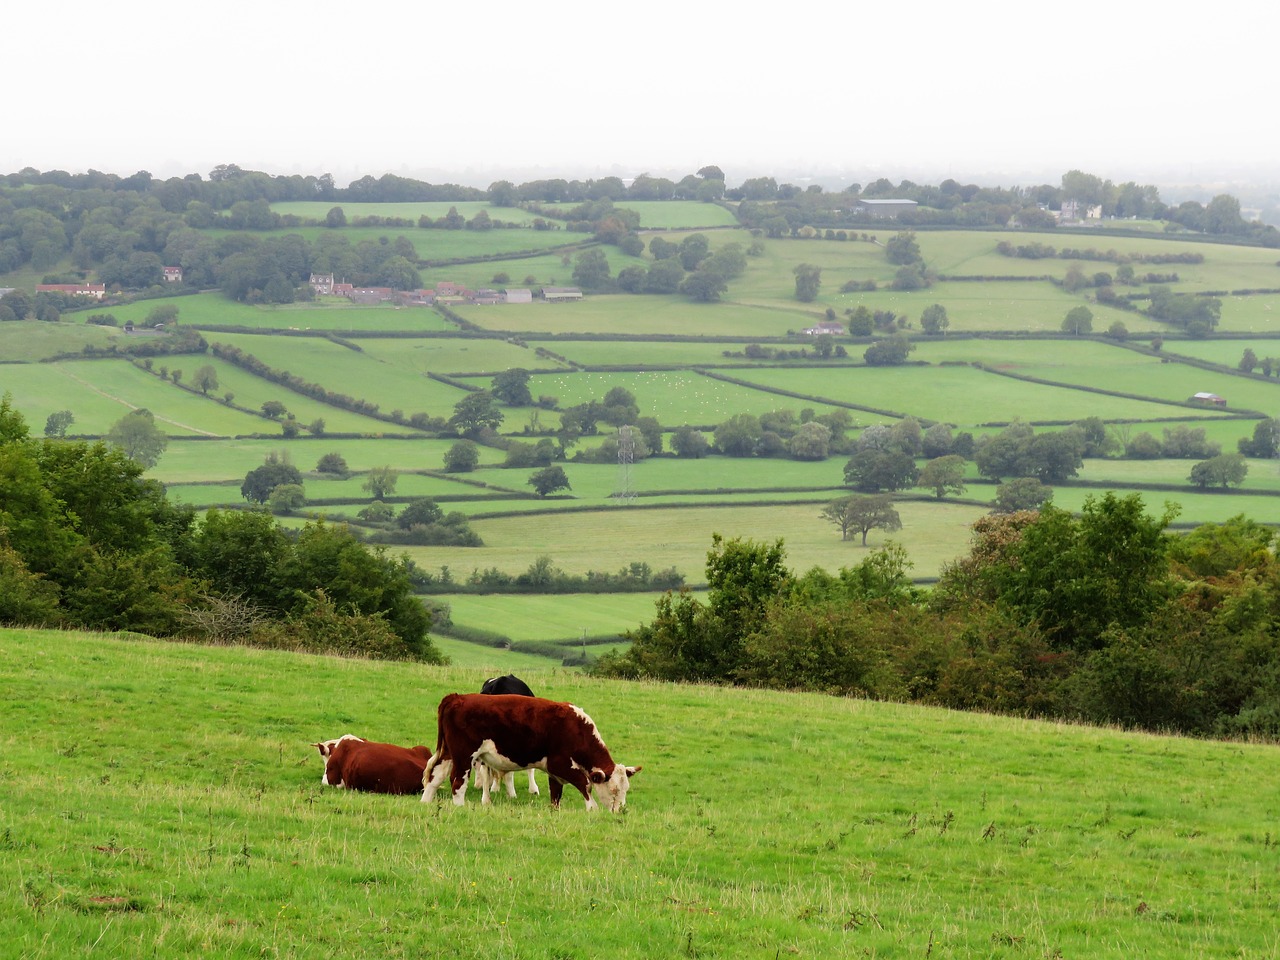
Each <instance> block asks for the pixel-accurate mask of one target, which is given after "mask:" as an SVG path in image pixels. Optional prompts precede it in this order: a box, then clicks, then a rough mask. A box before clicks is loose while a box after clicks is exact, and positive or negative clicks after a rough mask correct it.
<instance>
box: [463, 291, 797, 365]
mask: <svg viewBox="0 0 1280 960" xmlns="http://www.w3.org/2000/svg"><path fill="white" fill-rule="evenodd" d="M735 282H736V281H735ZM732 292H733V288H732V286H731V287H730V293H731V294H732ZM802 306H803V305H802V304H799V303H796V302H795V301H792V304H791V305H790V306H787V305H783V306H766V307H759V306H750V305H744V304H739V303H732V302H721V303H693V302H691V301H689V300H688V299H687V298H685V297H681V296H678V295H672V296H659V295H646V294H636V295H631V294H605V295H602V296H590V295H589V296H587V297H586V298H585V299H583V300H580V301H578V302H576V303H535V304H532V305H531V306H530V307H521V306H518V305H513V306H510V307H507V306H502V307H479V306H476V307H461V308H458V309H457V313H458V315H459V316H461V317H462V318H463V319H464V320H467V321H469V322H471V323H474V324H475V325H476V326H478V327H480V328H482V329H485V330H502V331H514V332H517V333H521V332H527V333H547V334H556V335H558V336H565V335H570V339H572V335H573V334H600V333H604V334H609V333H614V334H625V335H627V336H637V335H639V336H653V337H658V338H660V337H663V336H678V337H690V336H693V337H709V338H716V337H752V338H755V337H781V336H785V335H786V334H787V333H788V331H792V330H802V329H804V328H805V327H807V326H811V325H812V324H813V323H814V321H816V320H820V319H821V318H822V312H821V311H820V310H814V309H812V308H809V309H802ZM547 346H549V347H550V348H551V349H552V350H554V349H555V346H554V345H552V344H548V345H547Z"/></svg>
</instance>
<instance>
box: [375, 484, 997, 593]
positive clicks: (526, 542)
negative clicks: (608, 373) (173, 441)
mask: <svg viewBox="0 0 1280 960" xmlns="http://www.w3.org/2000/svg"><path fill="white" fill-rule="evenodd" d="M840 495H842V492H840V491H836V492H833V494H832V496H831V497H830V498H825V497H824V498H822V499H821V500H818V501H815V502H811V503H802V504H783V503H778V504H771V505H767V506H744V505H738V506H716V505H701V506H696V507H688V508H675V507H670V508H668V507H658V508H656V509H649V508H647V507H644V508H634V507H621V506H617V507H604V508H602V509H600V510H597V511H589V512H587V511H584V512H578V513H567V512H555V513H547V514H537V515H532V516H528V515H516V516H504V517H495V518H491V519H475V520H472V522H471V528H472V529H473V530H475V531H476V533H478V534H479V535H480V537H481V538H482V539H483V540H484V544H485V545H484V546H483V547H404V548H403V549H401V548H396V552H397V553H400V552H403V553H405V554H406V555H408V556H409V557H411V558H413V560H414V561H415V562H416V563H417V564H418V566H420V567H422V568H423V569H424V570H438V569H439V568H440V567H441V566H442V565H445V566H448V567H449V569H450V570H451V571H453V575H454V578H455V579H459V580H461V579H465V578H466V577H467V576H468V575H469V574H470V573H471V572H472V571H473V570H477V569H478V570H486V569H488V568H489V567H496V568H498V569H499V570H502V571H505V572H507V573H511V574H518V573H523V572H524V571H525V570H527V569H528V568H529V566H530V565H531V564H532V563H533V562H534V561H535V560H536V559H537V558H538V557H540V556H544V555H545V556H549V557H550V558H551V560H552V561H553V563H554V564H555V565H556V566H558V567H560V568H562V569H564V570H565V571H566V572H568V573H574V574H580V575H581V574H586V573H587V571H589V570H602V571H608V572H610V573H612V572H615V571H617V570H618V569H620V568H622V567H624V566H626V565H628V564H630V563H633V562H643V563H647V564H649V566H651V567H652V568H653V569H655V570H665V569H666V568H668V567H675V568H676V569H677V570H679V571H680V572H681V573H682V574H684V576H685V579H686V580H687V581H688V582H689V583H700V582H702V580H703V578H704V576H705V569H706V560H707V551H708V550H710V549H711V535H712V534H713V533H719V534H721V535H722V536H724V537H727V538H732V537H742V538H744V539H752V540H757V541H761V542H768V543H772V542H773V541H775V540H777V539H782V540H783V541H784V545H785V547H786V554H787V564H788V566H790V567H791V569H793V570H795V571H797V572H803V571H805V570H808V569H809V568H810V567H814V566H820V567H823V568H825V569H828V570H833V571H834V570H838V569H839V568H840V567H848V566H855V565H857V564H858V563H860V562H861V561H862V559H863V558H864V557H865V556H866V555H867V550H868V549H873V548H876V547H881V546H884V544H885V542H886V541H887V540H888V539H892V540H894V541H897V542H898V543H901V544H902V545H903V546H904V547H905V548H906V550H907V552H908V554H909V556H910V559H911V561H912V563H913V564H914V567H913V569H912V571H911V574H912V575H913V576H916V577H931V576H936V575H937V573H938V571H939V570H940V569H941V567H942V564H943V563H946V562H947V561H950V560H954V559H955V558H956V557H958V556H960V555H961V554H963V553H964V552H965V551H966V550H967V549H968V543H969V532H970V531H969V528H970V526H971V525H972V524H973V522H974V521H975V520H977V519H978V517H980V516H982V515H983V514H984V513H986V512H987V510H986V508H984V507H976V506H971V505H966V504H949V503H937V502H933V501H923V500H903V501H900V502H899V503H897V504H895V509H897V511H898V513H899V515H900V516H901V518H902V530H900V531H898V532H896V533H894V534H892V535H891V536H886V535H885V533H884V532H883V531H880V530H873V531H872V532H871V533H870V534H869V535H868V537H867V548H866V549H864V548H863V547H862V546H861V540H860V538H855V539H854V540H849V541H842V540H841V539H840V531H839V530H838V529H837V528H836V527H835V526H833V525H832V524H831V523H830V522H828V521H826V520H823V519H822V518H821V517H820V516H819V514H820V513H821V512H822V507H823V505H824V504H825V503H826V502H827V500H828V499H831V500H834V499H836V497H837V496H840ZM992 496H994V492H993V493H992ZM641 502H643V501H641Z"/></svg>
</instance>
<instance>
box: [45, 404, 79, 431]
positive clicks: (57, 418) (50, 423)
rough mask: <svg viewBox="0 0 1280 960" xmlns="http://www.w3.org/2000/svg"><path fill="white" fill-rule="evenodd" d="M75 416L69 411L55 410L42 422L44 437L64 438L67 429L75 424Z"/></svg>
mask: <svg viewBox="0 0 1280 960" xmlns="http://www.w3.org/2000/svg"><path fill="white" fill-rule="evenodd" d="M75 419H76V418H75V415H74V414H72V412H71V411H70V410H55V411H54V412H53V413H51V414H49V417H48V419H47V420H45V422H44V435H45V436H46V437H65V436H66V435H67V428H68V427H69V426H71V424H72V423H73V422H75Z"/></svg>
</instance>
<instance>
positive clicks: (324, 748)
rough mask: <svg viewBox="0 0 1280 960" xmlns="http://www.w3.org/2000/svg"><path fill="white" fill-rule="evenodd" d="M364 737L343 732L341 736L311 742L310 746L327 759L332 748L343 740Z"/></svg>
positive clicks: (361, 738)
mask: <svg viewBox="0 0 1280 960" xmlns="http://www.w3.org/2000/svg"><path fill="white" fill-rule="evenodd" d="M363 739H364V737H357V736H356V735H355V734H354V733H344V734H343V735H342V736H340V737H337V738H336V739H333V740H321V741H320V742H319V743H313V744H312V746H313V747H315V748H316V749H317V750H318V751H320V757H321V758H322V759H324V760H328V759H329V757H330V755H331V754H332V753H333V748H334V747H336V746H337V745H338V744H340V743H341V742H342V741H343V740H363Z"/></svg>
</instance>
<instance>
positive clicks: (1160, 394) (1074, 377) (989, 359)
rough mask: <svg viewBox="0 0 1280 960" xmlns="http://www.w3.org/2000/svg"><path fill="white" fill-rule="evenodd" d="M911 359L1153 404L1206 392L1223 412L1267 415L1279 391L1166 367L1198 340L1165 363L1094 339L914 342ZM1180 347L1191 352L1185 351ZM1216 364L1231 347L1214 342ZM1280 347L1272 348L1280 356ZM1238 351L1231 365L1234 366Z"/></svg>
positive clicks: (1176, 348) (1186, 367) (1175, 350)
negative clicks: (968, 365) (960, 364)
mask: <svg viewBox="0 0 1280 960" xmlns="http://www.w3.org/2000/svg"><path fill="white" fill-rule="evenodd" d="M916 343H917V346H916V349H915V351H914V352H913V353H912V354H911V359H912V360H927V361H928V362H930V363H943V362H948V361H950V362H955V361H964V362H981V363H985V364H987V365H989V366H992V367H994V368H996V369H999V370H1008V371H1010V372H1011V373H1018V374H1023V375H1026V376H1032V377H1038V378H1040V379H1043V380H1052V381H1055V382H1057V383H1065V384H1073V385H1074V384H1078V385H1080V386H1085V387H1092V388H1095V389H1101V390H1113V391H1117V392H1121V393H1130V394H1135V395H1138V396H1144V397H1151V398H1153V399H1162V400H1174V401H1183V400H1186V399H1187V398H1189V397H1191V396H1192V395H1194V394H1196V393H1201V392H1209V393H1216V394H1218V395H1220V396H1222V397H1225V398H1226V399H1227V401H1228V410H1231V409H1235V408H1241V409H1250V410H1263V411H1265V410H1268V409H1271V408H1272V407H1274V406H1275V405H1276V404H1277V403H1280V386H1278V385H1276V384H1273V383H1271V382H1266V381H1260V380H1254V379H1252V378H1249V377H1242V376H1234V375H1232V374H1231V373H1225V372H1224V373H1218V372H1215V371H1212V370H1204V369H1201V368H1199V367H1194V366H1191V365H1190V364H1184V363H1176V362H1169V361H1170V360H1172V359H1176V356H1177V355H1178V354H1181V353H1185V354H1186V355H1188V356H1197V355H1200V354H1198V352H1197V351H1195V350H1194V347H1196V346H1199V345H1200V344H1199V342H1197V341H1177V342H1176V343H1173V344H1169V345H1168V347H1171V348H1172V349H1168V348H1166V349H1165V350H1164V351H1163V352H1164V353H1166V354H1169V355H1170V356H1169V357H1168V358H1163V357H1158V356H1152V355H1151V354H1148V353H1140V352H1138V351H1135V350H1128V349H1125V348H1124V347H1120V346H1116V345H1113V344H1108V343H1103V342H1099V341H1096V340H1090V341H1073V340H1061V341H1054V342H1052V344H1050V343H1049V342H1046V341H1039V342H1028V341H1016V340H999V341H997V340H950V341H943V340H939V339H933V338H931V339H929V340H918V341H916ZM1184 345H1185V346H1187V347H1189V348H1190V349H1185V350H1184ZM1214 346H1216V347H1218V348H1219V349H1218V351H1217V353H1218V354H1219V355H1221V357H1222V358H1221V359H1216V358H1214V357H1204V359H1215V362H1218V363H1224V364H1225V363H1227V362H1228V359H1229V353H1230V352H1232V351H1233V350H1234V348H1231V347H1229V345H1227V344H1224V343H1221V342H1219V343H1217V344H1214ZM1278 348H1280V345H1276V346H1273V347H1272V349H1276V350H1277V352H1278V353H1280V349H1278ZM1243 350H1244V347H1243V346H1242V347H1240V348H1239V352H1237V353H1236V356H1235V361H1237V362H1238V361H1239V359H1240V355H1239V354H1240V353H1242V352H1243Z"/></svg>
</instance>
